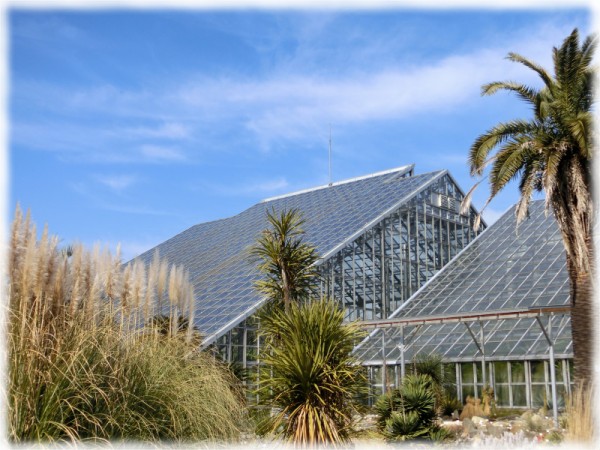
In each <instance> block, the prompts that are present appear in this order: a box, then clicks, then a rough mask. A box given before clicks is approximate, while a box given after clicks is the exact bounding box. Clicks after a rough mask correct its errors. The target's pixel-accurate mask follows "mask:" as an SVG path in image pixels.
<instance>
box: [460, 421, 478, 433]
mask: <svg viewBox="0 0 600 450" xmlns="http://www.w3.org/2000/svg"><path fill="white" fill-rule="evenodd" d="M462 424H463V436H473V435H474V434H475V433H477V427H476V426H475V424H474V423H473V421H472V420H471V419H468V418H467V419H464V420H463V423H462Z"/></svg>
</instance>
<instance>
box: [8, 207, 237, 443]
mask: <svg viewBox="0 0 600 450" xmlns="http://www.w3.org/2000/svg"><path fill="white" fill-rule="evenodd" d="M57 244H58V239H57V238H55V237H50V236H49V235H48V232H47V230H45V231H44V232H43V233H42V237H41V239H40V240H39V241H37V240H36V232H35V227H34V226H33V225H32V224H31V222H30V219H29V214H28V215H27V218H26V219H25V220H24V219H23V214H22V212H21V210H20V209H17V211H16V213H15V220H14V223H13V227H12V231H11V246H10V256H9V267H8V269H9V271H8V273H9V286H8V292H9V303H8V313H7V319H8V320H7V331H8V333H7V343H8V356H9V357H8V389H7V404H8V434H9V439H10V440H11V441H12V442H21V443H23V442H46V441H73V440H82V439H85V440H87V439H89V440H95V441H97V440H109V439H137V440H144V441H156V440H159V439H169V440H174V441H189V440H195V441H196V440H228V441H232V440H235V439H236V438H237V437H238V436H239V434H240V427H241V426H242V425H243V423H244V417H243V408H240V405H241V404H243V399H242V396H241V394H240V393H239V392H237V391H235V390H233V389H232V386H234V383H233V382H232V381H231V374H230V373H229V372H228V371H227V370H226V368H225V367H224V366H223V365H221V364H219V363H217V362H215V361H214V359H213V358H212V357H211V356H209V355H207V354H205V353H202V352H199V351H197V350H195V351H194V350H191V346H190V345H189V344H186V343H185V342H184V340H183V339H166V338H165V337H164V336H163V337H162V338H160V339H159V338H158V337H157V334H156V333H150V332H146V331H145V330H143V329H139V328H138V329H131V328H130V327H123V326H121V325H120V324H119V322H120V321H123V320H124V321H125V322H126V323H131V324H141V323H142V322H143V318H141V320H140V318H139V317H138V316H140V315H142V314H143V311H144V309H145V308H139V307H137V306H139V305H138V303H139V302H138V300H136V299H140V298H141V296H142V295H145V293H144V292H143V289H144V288H145V287H148V288H149V289H150V290H151V291H154V290H156V285H154V284H149V283H147V280H145V279H144V272H145V269H144V267H143V266H142V265H141V264H140V263H134V264H133V265H132V266H129V267H130V269H127V268H123V267H122V266H121V264H120V256H118V255H117V257H116V258H113V257H112V256H110V254H109V253H108V251H106V250H105V251H103V252H100V251H99V249H98V248H97V247H96V248H95V249H94V251H93V253H89V252H87V251H86V250H85V249H83V247H82V246H81V245H75V246H73V247H71V248H69V249H68V250H67V251H64V250H60V249H58V247H57ZM160 264H162V263H160ZM160 264H159V265H160ZM164 267H166V263H164ZM128 270H129V275H128V276H126V277H125V279H126V282H125V283H122V282H121V280H122V278H123V272H124V271H128ZM180 272H182V273H183V270H180ZM174 280H175V281H177V280H178V281H179V282H182V283H184V284H183V285H182V286H179V287H176V288H175V289H178V290H179V292H186V293H190V292H192V291H191V287H190V286H189V285H188V284H187V280H184V279H183V277H179V278H177V277H176V278H175V279H174ZM128 286H129V287H128ZM132 292H133V293H132ZM123 295H125V297H126V299H127V302H128V303H129V304H130V306H131V307H130V308H128V310H127V311H125V308H124V304H123V303H124V302H123V298H122V296H123ZM188 295H193V293H192V294H188ZM186 301H188V302H190V303H191V300H189V299H186ZM127 314H129V315H127ZM190 326H191V325H190Z"/></svg>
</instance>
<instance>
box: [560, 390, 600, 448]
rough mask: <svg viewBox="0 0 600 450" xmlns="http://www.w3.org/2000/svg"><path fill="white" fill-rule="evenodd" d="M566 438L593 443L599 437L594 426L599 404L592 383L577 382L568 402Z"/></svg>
mask: <svg viewBox="0 0 600 450" xmlns="http://www.w3.org/2000/svg"><path fill="white" fill-rule="evenodd" d="M565 409H566V411H565V413H566V422H567V423H566V428H567V433H566V436H565V437H566V440H567V441H568V442H572V443H576V442H577V443H584V444H585V443H587V444H589V443H592V442H593V441H594V440H595V439H597V437H598V433H597V431H596V430H595V426H594V415H595V411H597V404H596V403H595V402H594V389H593V387H592V386H591V384H590V383H587V384H586V383H577V384H576V385H575V388H574V389H573V390H572V392H571V395H570V396H569V397H568V398H567V402H566V408H565Z"/></svg>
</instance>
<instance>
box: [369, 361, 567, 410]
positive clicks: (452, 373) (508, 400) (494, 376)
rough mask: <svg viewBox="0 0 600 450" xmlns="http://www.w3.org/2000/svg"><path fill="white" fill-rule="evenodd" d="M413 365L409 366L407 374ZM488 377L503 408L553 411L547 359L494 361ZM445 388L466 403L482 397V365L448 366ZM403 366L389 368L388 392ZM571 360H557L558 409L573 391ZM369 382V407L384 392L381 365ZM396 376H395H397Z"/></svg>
mask: <svg viewBox="0 0 600 450" xmlns="http://www.w3.org/2000/svg"><path fill="white" fill-rule="evenodd" d="M411 368H412V366H411V365H410V364H408V363H407V364H406V369H405V370H406V373H410V371H411ZM486 368H487V374H488V377H491V378H489V379H490V381H491V386H492V388H493V389H494V395H495V400H496V405H497V406H498V407H503V408H541V407H543V406H546V408H548V409H551V408H552V383H551V382H550V363H549V362H548V361H544V360H532V361H492V362H487V363H486ZM443 370H444V380H445V381H444V387H445V390H446V392H448V393H451V394H453V395H455V396H456V398H458V399H459V400H460V401H461V402H463V404H464V403H465V401H466V399H467V396H471V397H476V398H480V397H481V392H482V388H483V381H482V380H483V377H482V366H481V362H462V363H445V364H443ZM400 371H401V367H400V365H397V364H393V365H388V366H387V372H388V374H389V375H388V378H387V381H386V385H387V388H388V390H390V389H394V388H396V387H398V386H399V382H400V377H399V374H400ZM572 371H573V363H572V360H568V359H563V360H556V361H555V374H556V393H557V395H556V396H557V403H558V407H559V408H564V406H565V396H566V395H567V394H568V393H570V392H571V389H573V382H572V381H571V380H572ZM367 373H368V375H369V383H370V395H371V399H370V404H373V402H374V401H375V400H376V399H377V396H378V395H381V393H382V392H383V380H382V376H381V375H382V371H381V366H367ZM394 375H396V376H394Z"/></svg>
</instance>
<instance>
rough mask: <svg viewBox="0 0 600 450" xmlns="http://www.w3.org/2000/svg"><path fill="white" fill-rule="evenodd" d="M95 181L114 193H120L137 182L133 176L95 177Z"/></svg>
mask: <svg viewBox="0 0 600 450" xmlns="http://www.w3.org/2000/svg"><path fill="white" fill-rule="evenodd" d="M95 179H96V181H98V182H99V183H100V184H103V185H104V186H107V187H109V188H110V189H111V190H113V191H116V192H121V191H123V190H125V189H127V188H128V187H130V186H131V185H133V184H134V183H136V182H137V181H138V180H137V177H135V176H133V175H96V177H95Z"/></svg>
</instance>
